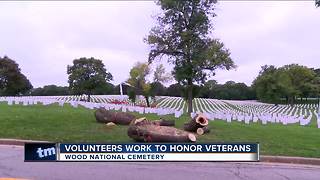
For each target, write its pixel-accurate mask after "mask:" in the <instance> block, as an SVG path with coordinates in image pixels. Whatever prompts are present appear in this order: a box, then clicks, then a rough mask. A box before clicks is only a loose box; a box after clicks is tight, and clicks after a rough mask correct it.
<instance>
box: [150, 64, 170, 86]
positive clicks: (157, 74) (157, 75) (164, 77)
mask: <svg viewBox="0 0 320 180" xmlns="http://www.w3.org/2000/svg"><path fill="white" fill-rule="evenodd" d="M153 81H154V82H159V83H164V82H169V81H171V75H170V74H168V73H166V70H165V68H164V66H163V65H162V64H160V65H158V66H157V67H156V69H155V71H154V74H153Z"/></svg>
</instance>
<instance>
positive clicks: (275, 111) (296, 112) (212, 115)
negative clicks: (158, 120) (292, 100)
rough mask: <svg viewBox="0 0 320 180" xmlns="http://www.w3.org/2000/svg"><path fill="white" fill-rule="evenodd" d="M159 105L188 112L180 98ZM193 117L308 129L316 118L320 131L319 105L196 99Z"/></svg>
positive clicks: (169, 98) (170, 99) (171, 98)
mask: <svg viewBox="0 0 320 180" xmlns="http://www.w3.org/2000/svg"><path fill="white" fill-rule="evenodd" d="M158 106H164V107H171V108H175V109H184V108H185V102H184V101H183V100H182V98H180V97H167V98H166V99H164V100H162V101H161V102H160V103H159V104H158ZM193 107H194V109H193V113H191V116H192V117H194V116H195V115H196V114H198V113H204V114H205V115H206V116H207V117H208V119H210V120H214V119H220V120H226V121H227V122H232V121H240V122H242V121H243V122H244V123H246V124H249V123H250V122H254V123H256V122H258V121H260V122H261V123H262V124H267V123H268V122H269V123H281V124H283V125H287V124H294V123H298V124H300V125H302V126H306V125H308V124H310V123H311V120H312V117H315V118H316V121H317V126H318V128H320V114H319V113H320V112H319V111H318V112H317V110H318V108H319V106H318V105H316V104H303V105H301V104H299V105H294V106H290V105H277V106H275V105H271V104H266V103H260V102H254V101H222V100H217V99H202V98H195V100H194V106H193Z"/></svg>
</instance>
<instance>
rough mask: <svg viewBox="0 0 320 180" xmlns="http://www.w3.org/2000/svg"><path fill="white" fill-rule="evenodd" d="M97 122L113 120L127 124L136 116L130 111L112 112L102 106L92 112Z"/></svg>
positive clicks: (116, 122)
mask: <svg viewBox="0 0 320 180" xmlns="http://www.w3.org/2000/svg"><path fill="white" fill-rule="evenodd" d="M94 115H95V117H96V120H97V122H100V123H109V122H113V123H115V124H122V125H128V124H130V122H131V121H132V120H134V119H135V118H136V117H135V116H134V115H132V114H130V113H126V112H113V111H107V110H106V109H104V108H99V109H97V110H96V111H95V113H94Z"/></svg>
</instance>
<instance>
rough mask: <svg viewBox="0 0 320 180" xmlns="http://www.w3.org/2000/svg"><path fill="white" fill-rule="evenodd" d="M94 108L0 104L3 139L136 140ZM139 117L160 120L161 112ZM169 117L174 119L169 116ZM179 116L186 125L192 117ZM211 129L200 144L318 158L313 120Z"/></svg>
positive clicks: (219, 124)
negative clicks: (100, 119)
mask: <svg viewBox="0 0 320 180" xmlns="http://www.w3.org/2000/svg"><path fill="white" fill-rule="evenodd" d="M93 113H94V110H89V109H85V108H83V107H78V108H72V107H71V106H69V105H65V106H64V107H60V106H58V105H57V104H53V105H49V106H43V105H33V106H22V105H12V106H8V105H7V104H6V103H0V138H17V139H32V140H47V141H52V142H70V143H73V142H74V143H76V142H79V143H80V142H92V143H111V142H118V143H121V142H122V143H125V142H133V141H132V140H131V139H130V138H129V137H128V136H127V126H114V127H107V126H106V125H105V124H99V123H97V122H96V121H95V118H94V114H93ZM136 115H137V116H138V117H143V116H145V117H147V118H148V119H152V120H155V119H159V118H158V116H157V115H154V114H145V115H139V114H136ZM165 118H166V119H175V118H174V117H173V116H165ZM175 120H176V127H178V128H182V125H183V123H184V122H186V121H188V120H189V117H188V116H186V115H184V116H182V117H180V118H179V119H175ZM209 126H210V129H211V132H210V133H209V134H206V135H203V136H200V137H198V141H197V142H203V143H205V142H208V143H210V142H212V143H214V142H259V143H260V153H261V154H262V155H281V156H301V157H317V158H320V129H318V128H317V127H316V122H315V119H313V120H312V123H311V124H310V125H308V126H305V127H302V126H300V125H297V124H293V125H288V126H284V125H280V124H268V125H261V124H260V123H251V124H249V125H247V124H244V123H239V122H232V123H227V122H225V121H210V123H209Z"/></svg>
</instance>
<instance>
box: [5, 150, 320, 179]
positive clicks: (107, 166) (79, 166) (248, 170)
mask: <svg viewBox="0 0 320 180" xmlns="http://www.w3.org/2000/svg"><path fill="white" fill-rule="evenodd" d="M23 150H24V149H23V147H22V146H5V145H0V179H1V178H9V177H10V178H25V179H41V180H42V179H57V180H60V179H86V180H88V179H97V180H98V179H112V180H116V179H121V180H125V179H129V180H135V179H137V180H143V179H147V180H153V179H165V180H170V179H177V180H178V179H182V180H188V179H190V180H195V179H201V180H202V179H210V180H212V179H219V180H220V179H235V180H238V179H239V180H243V179H249V180H252V179H259V180H270V179H271V180H278V179H279V180H295V179H297V180H304V179H306V180H313V179H314V180H320V167H319V166H302V165H288V164H268V163H254V164H248V163H146V162H144V163H128V162H126V163H114V162H110V163H108V162H95V163H89V162H79V163H75V162H72V163H69V162H68V163H66V162H53V163H49V162H47V163H43V162H23V158H24V154H23Z"/></svg>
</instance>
